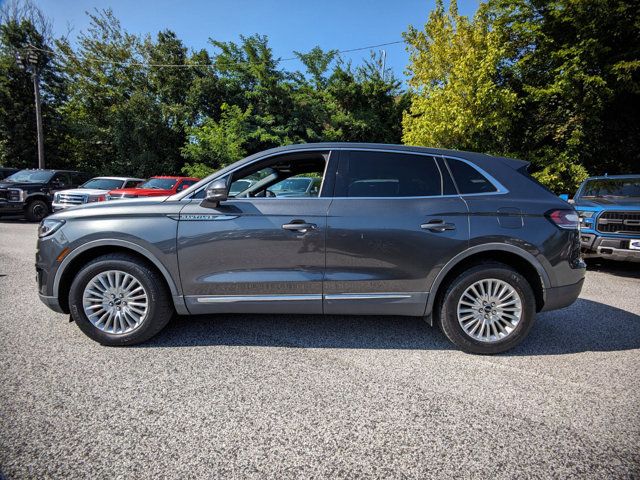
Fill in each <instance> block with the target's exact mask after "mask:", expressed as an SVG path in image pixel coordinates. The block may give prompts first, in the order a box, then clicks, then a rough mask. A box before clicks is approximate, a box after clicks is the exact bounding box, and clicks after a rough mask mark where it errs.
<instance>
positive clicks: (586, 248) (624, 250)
mask: <svg viewBox="0 0 640 480" xmlns="http://www.w3.org/2000/svg"><path fill="white" fill-rule="evenodd" d="M632 240H634V241H635V240H638V237H632V236H630V237H604V236H600V235H596V234H593V233H582V234H581V235H580V245H581V247H582V252H583V253H582V256H583V257H584V258H608V259H611V260H619V261H626V262H640V250H630V249H629V242H630V241H632Z"/></svg>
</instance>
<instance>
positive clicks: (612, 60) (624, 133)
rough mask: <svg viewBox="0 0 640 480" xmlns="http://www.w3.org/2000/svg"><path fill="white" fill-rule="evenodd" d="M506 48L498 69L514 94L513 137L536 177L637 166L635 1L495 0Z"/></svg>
mask: <svg viewBox="0 0 640 480" xmlns="http://www.w3.org/2000/svg"><path fill="white" fill-rule="evenodd" d="M491 8H492V10H493V12H494V16H495V25H496V28H497V29H500V30H502V31H504V32H507V33H508V38H509V44H510V47H511V49H512V52H513V54H512V57H511V60H510V62H508V63H506V64H505V65H504V75H505V78H506V79H507V82H508V85H509V86H510V88H511V89H512V90H513V91H515V92H517V94H518V96H519V97H520V98H521V105H522V109H521V115H520V117H519V119H518V121H517V122H514V124H513V126H512V138H514V140H516V141H517V142H518V144H519V145H520V148H521V151H522V152H523V153H524V155H523V156H524V157H525V158H527V159H531V160H533V161H534V162H535V165H536V167H538V168H541V169H542V170H541V173H540V178H542V179H545V178H556V179H557V180H556V181H558V182H561V183H564V184H565V185H566V184H567V183H573V186H575V183H576V182H578V181H579V180H580V179H581V178H582V177H584V176H586V171H587V170H588V171H590V172H592V173H595V174H603V173H605V172H609V173H623V172H630V171H634V170H637V168H638V166H640V121H639V120H640V15H639V12H640V4H638V3H637V2H630V1H628V0H590V1H588V2H587V1H572V0H554V1H547V2H540V1H532V0H509V1H506V0H495V1H492V3H491Z"/></svg>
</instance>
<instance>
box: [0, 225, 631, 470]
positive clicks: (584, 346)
mask: <svg viewBox="0 0 640 480" xmlns="http://www.w3.org/2000/svg"><path fill="white" fill-rule="evenodd" d="M36 228H37V227H36V225H34V224H28V223H25V222H22V221H7V220H2V221H0V471H1V473H0V477H2V476H4V477H5V478H7V479H10V478H62V477H73V478H79V477H83V478H115V477H119V478H124V477H133V478H184V477H200V478H201V477H223V478H241V477H242V478H245V477H255V478H263V477H271V478H301V477H303V478H314V477H317V478H320V477H324V478H326V477H332V478H334V477H384V478H391V477H393V478H395V477H412V478H416V477H422V478H424V477H436V476H437V477H447V476H452V477H465V478H471V477H476V478H514V477H518V478H525V477H538V478H539V477H556V478H568V477H580V478H585V477H592V478H612V477H617V478H633V477H636V478H637V477H639V476H640V301H639V297H640V273H639V272H638V270H639V269H638V266H637V265H636V266H634V265H629V266H612V265H608V264H605V265H600V266H595V267H592V268H591V269H590V271H589V273H588V276H587V281H586V284H585V288H584V290H583V294H582V295H581V298H580V300H579V301H578V302H577V303H576V304H575V305H573V306H572V307H570V308H567V309H565V310H562V311H558V312H551V313H547V314H542V315H540V316H539V318H538V323H537V325H536V327H535V328H534V330H533V332H532V334H531V335H530V336H529V338H528V339H527V340H526V342H525V343H524V344H523V345H521V346H520V347H519V348H517V349H516V350H515V351H512V352H509V353H508V354H504V355H500V356H495V357H478V356H472V355H467V354H463V353H461V352H459V351H456V350H454V349H453V348H452V346H451V345H450V344H449V343H448V342H447V340H446V339H445V338H444V336H443V335H442V334H441V333H440V332H439V331H438V330H437V329H432V328H430V327H429V326H428V325H426V324H425V323H424V322H422V321H421V320H419V319H406V318H395V317H337V316H336V317H321V316H256V315H253V316H219V317H204V318H196V319H187V318H184V319H183V318H180V319H177V320H175V321H173V322H172V323H171V324H170V326H169V327H168V328H167V329H166V330H165V331H164V332H163V333H161V334H160V335H159V336H158V337H157V338H156V339H154V340H153V341H152V342H150V343H148V344H145V345H142V346H139V347H129V348H106V347H101V346H100V345H98V344H96V343H93V342H92V341H90V340H89V339H88V338H87V337H85V336H84V335H83V334H82V333H81V332H80V330H79V329H78V328H77V327H76V326H75V325H74V324H73V323H69V322H68V317H67V316H64V315H59V314H56V313H53V312H51V311H49V310H48V309H47V308H46V307H45V306H44V305H42V304H41V303H40V302H39V300H38V298H37V294H36V285H35V282H34V276H35V273H34V267H33V262H34V249H35V241H36Z"/></svg>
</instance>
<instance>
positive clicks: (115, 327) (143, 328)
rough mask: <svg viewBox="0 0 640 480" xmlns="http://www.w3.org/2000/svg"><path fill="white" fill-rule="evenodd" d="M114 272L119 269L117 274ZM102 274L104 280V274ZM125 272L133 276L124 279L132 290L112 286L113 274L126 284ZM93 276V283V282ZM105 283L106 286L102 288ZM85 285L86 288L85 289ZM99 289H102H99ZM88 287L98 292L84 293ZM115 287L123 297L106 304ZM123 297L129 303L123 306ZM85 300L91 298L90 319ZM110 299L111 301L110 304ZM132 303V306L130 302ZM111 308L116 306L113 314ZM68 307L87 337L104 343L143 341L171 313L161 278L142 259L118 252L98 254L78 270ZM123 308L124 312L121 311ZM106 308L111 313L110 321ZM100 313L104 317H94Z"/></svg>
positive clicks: (164, 285) (168, 295)
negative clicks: (136, 322)
mask: <svg viewBox="0 0 640 480" xmlns="http://www.w3.org/2000/svg"><path fill="white" fill-rule="evenodd" d="M107 272H109V273H107ZM115 272H120V273H119V276H117V275H116V273H115ZM105 275H106V276H107V277H108V280H106V279H105V278H104V276H105ZM127 275H128V276H129V277H131V278H133V279H134V280H129V282H128V285H129V286H130V289H131V290H133V289H135V291H134V292H133V293H131V292H128V293H127V290H126V289H125V288H124V287H123V288H120V289H119V290H118V289H117V288H116V287H115V286H114V285H116V284H118V280H116V276H117V278H118V279H119V281H120V282H121V286H122V285H124V286H126V285H127V279H129V277H127ZM98 277H100V278H102V281H103V282H104V283H100V280H99V279H98ZM94 280H95V281H96V282H95V283H93V282H94ZM135 282H138V284H136V283H135ZM105 284H106V285H107V286H108V287H109V288H105ZM88 286H89V289H87V287H88ZM138 286H139V287H141V290H140V289H138V288H137V287H138ZM102 289H104V290H105V291H104V292H103V291H102ZM89 290H92V291H93V292H98V293H99V294H100V295H96V294H95V293H91V294H90V293H86V292H88V291H89ZM118 291H120V292H125V293H124V294H123V295H126V297H124V298H121V299H120V302H119V303H118V299H117V298H115V299H113V302H117V303H116V304H117V305H120V304H122V305H120V307H116V306H113V307H109V306H108V305H109V304H107V303H106V302H108V301H111V296H112V295H115V296H119V295H118V294H117V292H118ZM85 295H86V296H85ZM105 295H106V297H105ZM142 295H146V298H145V297H143V298H136V296H137V297H141V296H142ZM105 298H107V299H105ZM98 299H99V300H98ZM127 300H129V303H130V305H129V306H126V305H127V303H126V301H127ZM85 302H86V303H87V304H91V302H94V303H93V307H92V308H90V309H89V311H90V312H96V313H94V314H92V319H93V321H92V320H90V318H89V316H88V315H87V313H86V311H87V310H86V309H85ZM113 302H111V303H112V304H113ZM135 302H138V303H135ZM134 304H135V305H136V307H134V306H133V305H134ZM142 304H145V305H146V307H144V308H143V307H140V305H142ZM101 305H102V306H101ZM114 308H118V309H119V311H118V312H117V315H116V312H115V311H114ZM69 309H70V311H71V316H72V317H73V320H74V321H75V322H76V324H77V325H78V327H79V328H80V330H82V331H83V332H84V333H85V334H86V335H87V336H88V337H89V338H91V339H93V340H95V341H96V342H99V343H100V344H102V345H107V346H122V345H135V344H138V343H142V342H145V341H146V340H149V339H150V338H151V337H153V336H154V335H156V334H157V333H158V332H160V331H161V330H162V329H163V328H164V327H165V326H166V325H167V323H168V322H169V320H171V318H172V316H173V314H174V309H173V305H172V303H171V300H170V294H169V291H168V289H167V287H166V283H165V281H164V278H162V277H161V275H160V274H158V273H157V272H156V271H155V270H153V269H151V268H149V266H147V264H146V263H144V262H141V261H140V260H138V259H137V258H135V257H133V256H130V255H127V254H121V253H117V254H108V255H103V256H101V257H98V258H96V259H95V260H92V261H91V262H89V263H88V264H87V265H85V266H84V267H83V268H82V269H81V270H80V272H78V274H77V275H76V277H75V279H74V280H73V283H72V284H71V289H70V290H69ZM107 309H108V310H107ZM125 309H126V312H128V313H127V314H125ZM133 309H136V310H135V311H134V310H133ZM138 309H139V310H138ZM141 310H144V312H145V313H144V315H139V313H140V311H141ZM108 312H111V313H113V314H114V315H111V317H112V318H111V322H110V323H109V320H110V319H109V313H108ZM103 313H105V314H106V316H107V318H106V319H105V320H103V321H102V323H100V322H99V318H98V317H99V316H100V317H101V316H102V314H103ZM137 316H139V317H140V321H139V323H138V324H137V326H136V325H135V321H134V320H135V318H136V317H137ZM132 323H133V324H134V326H133V327H132V326H131V324H132ZM109 325H111V326H109ZM123 327H124V328H123Z"/></svg>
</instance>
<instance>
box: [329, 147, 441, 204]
mask: <svg viewBox="0 0 640 480" xmlns="http://www.w3.org/2000/svg"><path fill="white" fill-rule="evenodd" d="M336 182H337V183H336V196H338V197H430V196H440V195H442V178H441V176H440V171H439V170H438V167H437V166H436V162H435V160H434V158H433V157H431V156H428V155H413V154H406V153H395V152H375V151H366V150H365V151H350V152H345V153H344V154H343V156H342V158H341V161H340V167H339V173H338V177H337V180H336Z"/></svg>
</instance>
